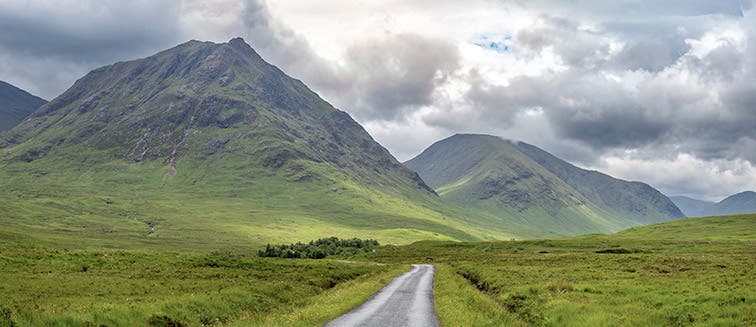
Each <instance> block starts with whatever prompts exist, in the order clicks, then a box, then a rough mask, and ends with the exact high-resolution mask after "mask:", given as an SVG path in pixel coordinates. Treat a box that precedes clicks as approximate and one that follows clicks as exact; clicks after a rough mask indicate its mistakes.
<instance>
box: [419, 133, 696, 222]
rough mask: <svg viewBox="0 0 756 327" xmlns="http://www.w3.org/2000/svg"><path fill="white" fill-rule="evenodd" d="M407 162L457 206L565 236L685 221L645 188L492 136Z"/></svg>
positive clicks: (458, 141)
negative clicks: (677, 219) (613, 204)
mask: <svg viewBox="0 0 756 327" xmlns="http://www.w3.org/2000/svg"><path fill="white" fill-rule="evenodd" d="M405 165H407V166H408V167H410V168H411V169H413V170H415V171H417V172H418V173H419V174H420V176H421V177H422V178H423V180H425V181H426V182H427V184H428V185H429V186H431V187H433V188H434V189H436V191H437V193H439V194H440V195H441V196H442V198H444V199H446V200H448V201H450V202H452V203H454V204H457V205H460V206H462V207H465V208H467V209H470V210H473V211H476V212H483V213H485V214H488V215H489V216H494V217H498V218H499V219H504V220H512V221H517V222H518V223H520V224H523V225H525V226H530V227H538V228H543V229H547V230H549V231H551V232H554V233H558V234H560V235H574V234H580V233H590V232H611V231H617V230H619V229H622V228H625V227H630V226H634V225H640V224H647V223H651V222H656V221H657V220H659V221H665V220H671V219H676V218H680V217H682V216H683V215H682V213H681V212H680V211H679V209H678V208H677V207H675V206H674V204H672V202H671V201H669V199H667V198H666V196H664V195H663V194H661V193H660V192H658V191H656V190H655V189H653V188H652V187H650V186H648V185H646V184H643V183H640V182H626V181H621V180H617V179H614V178H612V177H610V176H608V175H605V174H602V173H599V172H592V171H587V170H584V169H580V168H577V167H575V166H573V165H571V164H569V163H567V162H564V161H563V160H561V159H558V158H556V157H554V156H553V155H551V154H548V153H547V152H545V151H543V150H540V149H538V148H536V147H534V146H532V145H529V144H527V143H523V142H515V141H509V140H504V139H502V138H499V137H495V136H490V135H482V134H455V135H453V136H451V137H448V138H446V139H443V140H440V141H438V142H435V143H434V144H433V145H431V146H429V147H428V148H427V149H425V150H424V151H423V152H422V153H421V154H419V155H418V156H417V157H415V158H413V159H411V160H409V161H407V162H405ZM586 176H587V177H586ZM605 184H607V185H609V186H604V185H605ZM611 192H614V193H616V194H607V193H611ZM607 203H616V204H615V206H610V205H607Z"/></svg>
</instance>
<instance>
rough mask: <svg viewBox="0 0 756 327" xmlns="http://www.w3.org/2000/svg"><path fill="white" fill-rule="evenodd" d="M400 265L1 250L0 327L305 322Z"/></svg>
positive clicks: (356, 297) (319, 320)
mask: <svg viewBox="0 0 756 327" xmlns="http://www.w3.org/2000/svg"><path fill="white" fill-rule="evenodd" d="M404 270H406V266H403V265H386V266H379V265H374V264H365V263H343V262H335V261H331V260H286V259H268V258H264V259H263V258H252V257H246V256H242V255H239V254H232V253H214V254H201V255H198V254H182V253H174V252H165V251H123V250H100V251H68V250H57V249H49V248H34V247H3V248H0V296H1V298H2V299H1V300H0V326H9V325H13V324H15V325H16V326H146V325H150V326H179V324H180V325H183V326H200V325H230V324H238V325H240V326H249V325H253V326H254V325H260V326H263V325H264V326H270V325H281V326H283V325H286V326H312V325H318V324H323V323H325V322H327V321H329V320H330V319H332V318H334V317H336V316H338V315H340V314H342V313H344V312H346V311H348V310H349V309H350V308H351V307H353V306H355V305H357V304H359V303H360V302H362V301H364V300H366V299H367V297H368V296H370V294H372V293H374V292H375V291H377V290H378V289H379V288H380V287H382V286H383V285H384V284H385V283H387V282H388V281H389V280H390V279H391V278H393V277H394V276H395V275H397V274H399V273H400V272H403V271H404ZM171 323H174V325H171Z"/></svg>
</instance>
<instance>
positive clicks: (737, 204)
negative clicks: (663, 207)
mask: <svg viewBox="0 0 756 327" xmlns="http://www.w3.org/2000/svg"><path fill="white" fill-rule="evenodd" d="M669 198H670V199H671V200H672V201H673V202H674V203H675V204H676V205H677V207H679V208H680V210H682V212H683V213H684V214H685V215H686V216H688V217H706V216H724V215H733V214H746V213H756V192H752V191H746V192H741V193H738V194H734V195H731V196H728V197H727V198H725V199H724V200H722V201H719V202H710V201H703V200H697V199H693V198H689V197H686V196H670V197H669Z"/></svg>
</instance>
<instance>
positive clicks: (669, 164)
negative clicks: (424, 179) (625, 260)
mask: <svg viewBox="0 0 756 327" xmlns="http://www.w3.org/2000/svg"><path fill="white" fill-rule="evenodd" d="M235 36H241V37H243V38H245V39H246V40H247V42H248V43H250V44H251V45H252V46H253V47H254V48H255V49H256V50H257V51H258V52H259V53H260V54H261V55H262V56H263V57H264V58H265V59H266V60H268V61H269V62H271V63H273V64H275V65H277V66H279V67H280V68H282V69H283V70H284V71H286V72H287V73H288V74H289V75H292V76H294V77H296V78H299V79H301V80H303V81H304V82H305V83H306V84H307V85H309V86H310V87H311V88H312V89H313V90H315V91H316V92H318V93H319V94H320V95H321V96H322V97H323V98H325V99H326V100H328V101H329V102H331V103H332V104H334V105H335V106H336V107H338V108H339V109H342V110H345V111H347V112H349V113H350V114H351V115H352V116H353V117H354V118H355V119H356V120H357V121H359V122H360V123H362V124H363V125H364V126H365V127H366V128H367V130H368V131H369V132H370V133H371V134H372V135H373V137H375V138H376V139H377V140H378V141H379V142H381V143H382V144H383V145H384V146H386V147H387V148H388V149H389V150H390V151H391V152H392V153H393V154H394V155H395V156H396V157H397V158H399V159H400V160H402V161H404V160H407V159H410V158H411V157H413V156H414V155H416V154H418V153H419V152H420V151H422V150H423V149H424V148H425V147H427V146H428V145H430V144H431V143H433V142H435V141H437V140H439V139H441V138H444V137H447V136H449V135H452V134H454V133H486V134H494V135H498V136H502V137H504V138H508V139H516V140H522V141H525V142H528V143H531V144H534V145H537V146H539V147H541V148H543V149H545V150H547V151H550V152H552V153H554V154H555V155H557V156H559V157H562V158H564V159H567V160H568V161H570V162H572V163H574V164H576V165H578V166H581V167H585V168H590V169H597V170H600V171H603V172H606V173H609V174H610V175H613V176H616V177H620V178H624V179H629V180H639V181H644V182H647V183H649V184H651V185H653V186H655V187H657V188H659V189H660V190H661V191H662V192H665V193H666V194H668V195H688V196H693V197H697V198H702V199H708V200H719V199H721V198H722V197H724V196H726V195H729V194H732V193H736V192H740V191H744V190H754V189H756V10H754V9H753V4H752V3H751V1H750V0H709V1H706V0H666V1H656V0H617V1H604V0H572V1H562V0H511V1H504V0H502V1H495V0H466V1H444V0H415V1H406V0H318V1H307V0H274V1H273V0H270V1H264V0H250V1H231V0H213V1H207V0H185V1H175V0H165V1H159V0H157V1H156V0H149V1H147V0H145V1H125V0H124V1H108V0H89V1H86V0H48V1H43V0H37V1H34V0H31V1H30V0H3V1H2V2H0V80H5V81H8V82H10V83H12V84H15V85H17V86H19V87H22V88H24V89H26V90H28V91H30V92H32V93H34V94H37V95H40V96H42V97H45V98H47V99H51V98H54V97H55V96H56V95H58V94H60V93H61V92H63V91H64V90H65V89H67V88H68V87H69V86H70V85H71V84H72V83H73V82H74V81H75V80H76V79H77V78H79V77H81V76H83V75H84V74H85V73H86V72H87V71H89V70H91V69H93V68H96V67H99V66H102V65H106V64H110V63H112V62H115V61H119V60H129V59H134V58H138V57H144V56H148V55H150V54H152V53H154V52H157V51H159V50H162V49H166V48H169V47H172V46H174V45H176V44H179V43H182V42H184V41H187V40H189V39H199V40H211V41H217V42H225V41H227V40H228V39H230V38H232V37H235Z"/></svg>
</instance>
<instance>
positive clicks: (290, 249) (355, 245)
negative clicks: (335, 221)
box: [257, 237, 380, 259]
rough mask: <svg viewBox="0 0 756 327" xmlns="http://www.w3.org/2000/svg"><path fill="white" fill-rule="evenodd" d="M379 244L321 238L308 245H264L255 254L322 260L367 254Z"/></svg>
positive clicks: (376, 242)
mask: <svg viewBox="0 0 756 327" xmlns="http://www.w3.org/2000/svg"><path fill="white" fill-rule="evenodd" d="M379 245H380V244H379V243H378V241H376V240H361V239H358V238H353V239H343V240H342V239H339V238H337V237H329V238H321V239H318V240H314V241H310V242H309V243H307V244H305V243H299V242H298V243H293V244H281V245H270V244H268V245H266V246H265V249H262V250H260V251H258V252H257V255H258V256H260V257H278V258H292V259H298V258H306V259H322V258H325V257H326V256H329V255H345V256H348V255H355V254H358V253H365V252H369V251H370V250H372V249H375V248H376V247H378V246H379Z"/></svg>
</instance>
